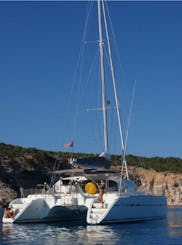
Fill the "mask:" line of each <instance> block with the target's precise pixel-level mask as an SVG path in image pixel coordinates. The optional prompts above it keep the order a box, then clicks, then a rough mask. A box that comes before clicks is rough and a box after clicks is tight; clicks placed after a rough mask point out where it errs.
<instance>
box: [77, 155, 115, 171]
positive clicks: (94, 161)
mask: <svg viewBox="0 0 182 245" xmlns="http://www.w3.org/2000/svg"><path fill="white" fill-rule="evenodd" d="M76 164H77V166H78V167H82V168H91V169H108V168H109V167H110V161H109V160H107V159H106V158H105V157H84V158H77V160H76Z"/></svg>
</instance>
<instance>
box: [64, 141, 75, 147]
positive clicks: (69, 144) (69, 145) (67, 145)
mask: <svg viewBox="0 0 182 245" xmlns="http://www.w3.org/2000/svg"><path fill="white" fill-rule="evenodd" d="M64 147H65V148H70V147H73V141H70V142H68V143H66V144H65V145H64Z"/></svg>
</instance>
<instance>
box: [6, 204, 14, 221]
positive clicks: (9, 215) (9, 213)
mask: <svg viewBox="0 0 182 245" xmlns="http://www.w3.org/2000/svg"><path fill="white" fill-rule="evenodd" d="M4 217H5V218H12V219H14V211H13V209H11V208H10V207H8V206H6V207H5V209H4Z"/></svg>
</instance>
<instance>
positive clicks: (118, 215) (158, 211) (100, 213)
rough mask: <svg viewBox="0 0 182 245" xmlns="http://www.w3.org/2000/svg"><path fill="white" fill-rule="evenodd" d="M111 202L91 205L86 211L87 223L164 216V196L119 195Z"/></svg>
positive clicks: (149, 218)
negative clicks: (102, 204)
mask: <svg viewBox="0 0 182 245" xmlns="http://www.w3.org/2000/svg"><path fill="white" fill-rule="evenodd" d="M110 200H112V202H110V201H109V199H108V202H107V199H105V205H104V207H103V208H102V207H101V205H100V204H99V205H97V204H96V205H95V204H93V205H91V206H90V208H89V210H88V213H87V223H88V224H107V223H121V222H134V221H144V220H151V219H158V218H164V217H165V216H166V211H167V205H166V198H165V197H161V196H147V195H138V196H134V195H132V196H127V195H124V196H121V197H115V198H113V199H110Z"/></svg>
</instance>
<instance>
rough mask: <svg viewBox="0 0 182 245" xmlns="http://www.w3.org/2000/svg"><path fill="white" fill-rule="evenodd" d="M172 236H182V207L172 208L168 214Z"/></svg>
mask: <svg viewBox="0 0 182 245" xmlns="http://www.w3.org/2000/svg"><path fill="white" fill-rule="evenodd" d="M167 223H168V233H169V236H170V237H182V209H181V208H170V209H169V211H168V215H167Z"/></svg>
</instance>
